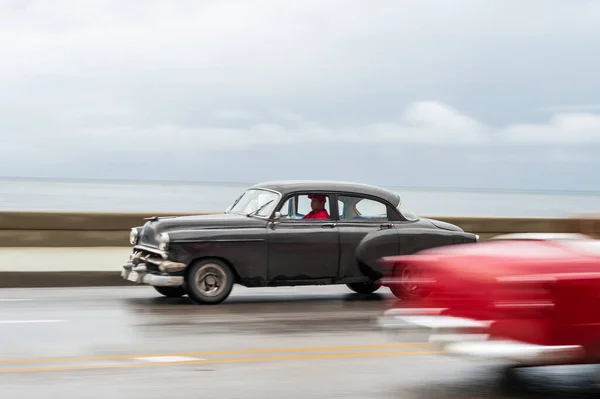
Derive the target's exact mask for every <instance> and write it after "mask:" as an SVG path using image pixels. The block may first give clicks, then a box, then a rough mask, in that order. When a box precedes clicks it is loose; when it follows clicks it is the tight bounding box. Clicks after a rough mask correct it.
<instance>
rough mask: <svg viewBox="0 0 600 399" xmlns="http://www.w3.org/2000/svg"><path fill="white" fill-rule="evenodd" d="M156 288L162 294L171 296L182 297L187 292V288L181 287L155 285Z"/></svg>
mask: <svg viewBox="0 0 600 399" xmlns="http://www.w3.org/2000/svg"><path fill="white" fill-rule="evenodd" d="M154 289H155V290H156V291H157V292H158V293H159V294H161V295H164V296H166V297H169V298H181V297H182V296H184V295H185V294H186V292H185V288H183V287H182V286H179V287H154Z"/></svg>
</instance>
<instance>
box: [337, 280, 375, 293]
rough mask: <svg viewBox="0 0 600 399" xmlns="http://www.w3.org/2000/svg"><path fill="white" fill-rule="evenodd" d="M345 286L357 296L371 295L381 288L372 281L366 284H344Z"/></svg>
mask: <svg viewBox="0 0 600 399" xmlns="http://www.w3.org/2000/svg"><path fill="white" fill-rule="evenodd" d="M346 286H347V287H348V288H350V289H351V290H352V291H354V292H356V293H357V294H372V293H374V292H375V291H377V290H378V289H379V287H381V285H380V284H378V283H376V282H374V281H371V282H368V283H350V284H346Z"/></svg>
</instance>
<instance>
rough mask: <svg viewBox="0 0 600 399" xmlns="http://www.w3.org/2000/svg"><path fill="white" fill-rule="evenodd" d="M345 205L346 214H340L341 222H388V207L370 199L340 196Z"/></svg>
mask: <svg viewBox="0 0 600 399" xmlns="http://www.w3.org/2000/svg"><path fill="white" fill-rule="evenodd" d="M339 198H340V201H341V202H343V203H344V210H345V212H344V213H342V212H340V220H352V221H361V220H364V221H376V222H381V221H386V220H388V209H387V206H386V205H385V204H384V203H382V202H379V201H375V200H372V199H369V198H361V197H353V196H340V197H339Z"/></svg>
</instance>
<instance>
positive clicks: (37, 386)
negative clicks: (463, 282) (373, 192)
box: [0, 287, 600, 399]
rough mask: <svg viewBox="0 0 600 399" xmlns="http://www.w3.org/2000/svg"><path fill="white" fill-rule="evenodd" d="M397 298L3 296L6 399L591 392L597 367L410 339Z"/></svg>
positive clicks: (327, 294)
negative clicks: (445, 349) (379, 319)
mask: <svg viewBox="0 0 600 399" xmlns="http://www.w3.org/2000/svg"><path fill="white" fill-rule="evenodd" d="M389 299H391V296H390V295H389V294H388V293H387V292H386V291H382V293H380V294H376V295H372V296H361V295H357V294H353V293H351V292H350V291H349V290H348V289H347V288H346V287H302V288H273V289H244V288H241V287H236V288H235V289H234V292H233V294H232V297H230V299H229V300H228V301H226V302H225V303H223V304H221V305H218V306H197V305H193V304H191V303H190V302H189V301H188V299H187V298H182V299H177V300H173V299H168V298H163V297H161V296H160V295H158V294H157V293H156V292H155V291H154V290H153V289H152V288H150V287H122V288H121V287H120V288H93V289H92V288H85V289H10V290H9V289H5V290H0V398H3V399H4V398H77V399H81V398H114V399H117V398H148V399H154V398H161V399H162V398H167V397H169V398H177V399H187V398H194V399H198V398H213V397H217V398H257V399H258V398H261V399H264V398H282V397H285V398H286V399H295V398H324V397H343V398H396V399H408V398H411V399H434V398H435V399H440V398H452V399H467V398H469V399H474V398H531V397H535V398H555V397H556V398H558V397H560V398H563V397H565V398H566V397H569V398H573V397H574V398H579V397H581V398H583V397H586V398H587V397H596V398H597V397H600V391H598V390H594V389H593V388H591V386H590V384H589V381H588V380H589V379H590V378H591V377H592V376H593V375H594V374H593V373H594V372H595V371H596V370H595V369H594V368H590V367H568V368H562V367H558V368H552V369H547V370H546V369H537V370H536V369H531V370H525V371H524V373H523V382H522V384H520V386H518V387H515V389H516V392H515V393H503V392H502V391H501V390H500V385H499V383H498V377H499V375H500V373H499V371H500V370H501V368H500V367H501V365H496V364H492V363H475V362H472V361H469V360H464V359H455V358H449V357H446V356H443V355H440V354H437V353H436V348H434V347H430V346H427V345H424V344H418V343H411V342H410V341H409V340H407V341H406V342H397V341H395V340H393V339H392V338H391V337H390V336H388V335H386V334H383V333H382V332H380V331H378V330H377V329H376V327H375V325H374V317H376V316H377V314H378V312H379V311H380V310H382V309H383V307H384V306H385V305H386V304H387V300H389Z"/></svg>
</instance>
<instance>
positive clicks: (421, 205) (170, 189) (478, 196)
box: [0, 179, 600, 217]
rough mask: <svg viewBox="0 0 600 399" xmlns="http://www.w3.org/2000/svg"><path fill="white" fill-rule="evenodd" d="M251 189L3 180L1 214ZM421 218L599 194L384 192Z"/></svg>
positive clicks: (496, 212)
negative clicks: (400, 197) (399, 200)
mask: <svg viewBox="0 0 600 399" xmlns="http://www.w3.org/2000/svg"><path fill="white" fill-rule="evenodd" d="M248 186H249V184H242V183H236V184H234V183H180V182H139V181H135V182H130V181H91V180H67V179H64V180H55V179H52V180H49V179H43V180H42V179H0V210H42V211H43V210H51V211H140V212H147V213H148V214H149V215H150V214H152V213H153V212H220V211H223V210H224V209H226V208H227V207H228V206H229V204H230V203H231V202H232V201H234V200H235V199H236V198H237V197H238V196H239V195H240V194H241V193H242V192H243V191H244V190H245V189H246V188H247V187H248ZM386 188H388V189H391V190H392V191H395V192H397V193H399V194H400V195H401V196H402V198H403V201H404V202H405V203H406V204H407V205H408V207H409V208H410V209H412V210H413V212H415V213H417V214H419V215H423V216H438V215H439V216H500V217H507V216H509V217H510V216H515V217H527V216H529V217H563V216H572V215H574V214H581V213H598V214H600V193H568V192H550V191H548V192H543V191H537V192H525V191H500V190H497V191H492V190H465V189H454V190H453V189H417V188H400V187H386Z"/></svg>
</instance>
